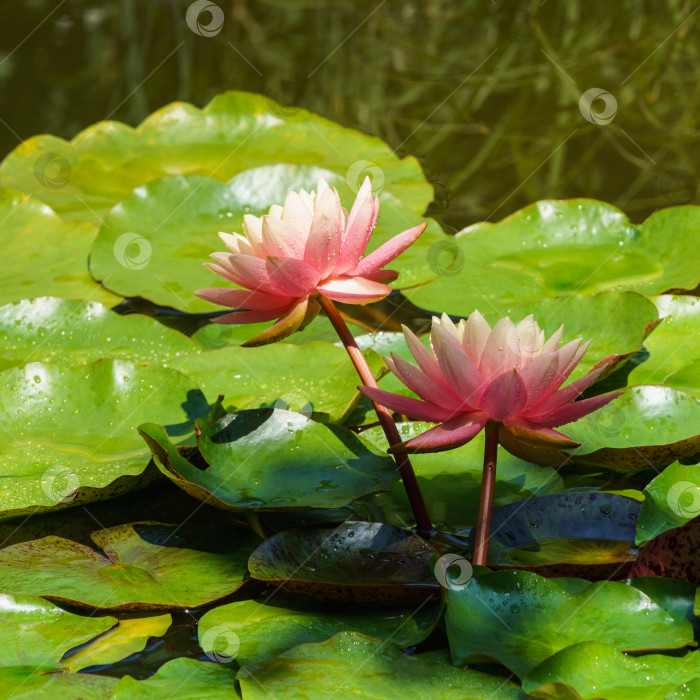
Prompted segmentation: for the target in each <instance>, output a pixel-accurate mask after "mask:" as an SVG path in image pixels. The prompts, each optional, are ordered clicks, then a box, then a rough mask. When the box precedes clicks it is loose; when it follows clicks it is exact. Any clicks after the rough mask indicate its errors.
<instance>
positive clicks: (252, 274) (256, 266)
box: [204, 255, 279, 294]
mask: <svg viewBox="0 0 700 700" xmlns="http://www.w3.org/2000/svg"><path fill="white" fill-rule="evenodd" d="M219 259H220V260H221V258H219ZM223 262H224V264H223V265H212V264H211V263H204V266H205V267H208V268H209V269H210V270H212V271H213V272H216V274H217V275H219V276H221V277H223V278H224V279H227V280H230V281H231V282H235V283H236V284H238V285H240V286H241V287H245V288H246V289H250V290H251V291H261V292H267V293H268V294H277V293H279V290H278V289H277V288H276V287H275V286H274V285H273V284H272V281H271V280H270V275H269V274H268V272H267V268H266V266H265V261H264V260H262V259H261V258H258V257H255V256H253V255H229V256H228V257H227V259H226V260H225V261H223Z"/></svg>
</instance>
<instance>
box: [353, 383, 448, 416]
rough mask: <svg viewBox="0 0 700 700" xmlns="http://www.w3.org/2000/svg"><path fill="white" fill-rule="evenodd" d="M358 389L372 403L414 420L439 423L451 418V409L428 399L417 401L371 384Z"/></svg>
mask: <svg viewBox="0 0 700 700" xmlns="http://www.w3.org/2000/svg"><path fill="white" fill-rule="evenodd" d="M358 388H359V390H360V391H361V392H362V393H363V394H364V395H365V396H367V397H368V398H369V399H370V400H371V401H374V403H378V404H379V405H380V406H386V407H387V408H388V409H391V410H392V411H395V412H396V413H401V414H402V415H405V416H408V417H409V418H414V419H415V420H424V421H428V422H430V423H439V422H441V421H444V420H448V419H449V418H452V416H453V415H454V412H453V411H450V410H448V409H446V408H442V407H441V406H436V405H435V404H433V403H430V402H429V401H418V399H412V398H410V397H409V396H400V395H399V394H392V393H391V392H390V391H384V389H375V388H374V387H371V386H360V387H358Z"/></svg>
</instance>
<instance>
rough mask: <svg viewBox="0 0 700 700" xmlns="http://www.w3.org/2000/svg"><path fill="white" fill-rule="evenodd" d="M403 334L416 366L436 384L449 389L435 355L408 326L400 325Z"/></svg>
mask: <svg viewBox="0 0 700 700" xmlns="http://www.w3.org/2000/svg"><path fill="white" fill-rule="evenodd" d="M401 328H402V329H403V336H404V338H405V339H406V345H408V349H409V350H410V351H411V355H413V359H414V360H415V361H416V362H417V363H418V366H419V367H420V368H421V370H423V372H424V373H425V374H427V375H428V376H429V377H430V378H431V379H432V380H433V381H434V382H435V383H436V384H439V385H440V386H443V387H444V388H445V390H446V391H449V384H448V383H447V380H446V379H445V378H444V377H443V375H442V371H441V370H440V365H439V364H438V361H437V359H436V358H435V356H434V355H433V354H432V353H431V352H430V350H428V348H426V347H425V345H423V343H421V342H420V340H418V336H416V334H415V333H414V332H413V331H412V330H411V329H410V328H409V327H408V326H404V325H402V326H401Z"/></svg>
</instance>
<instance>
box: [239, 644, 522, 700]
mask: <svg viewBox="0 0 700 700" xmlns="http://www.w3.org/2000/svg"><path fill="white" fill-rule="evenodd" d="M238 680H239V681H240V683H241V690H242V691H243V697H244V698H246V700H267V698H271V697H275V698H277V697H285V698H290V700H291V699H295V700H326V699H327V698H330V697H333V696H334V695H335V694H338V697H342V698H343V700H345V698H348V700H349V699H351V698H352V699H354V700H366V698H376V699H377V700H400V699H401V698H405V697H406V693H407V692H409V693H410V696H411V697H412V698H416V700H429V699H432V698H445V699H446V700H484V698H489V700H506V698H508V699H509V700H510V699H512V700H516V698H520V697H522V695H521V694H520V688H519V687H518V686H517V685H516V684H515V683H513V682H512V681H510V680H507V679H504V678H501V677H496V676H490V675H488V674H486V673H482V672H481V671H476V670H473V669H463V668H455V667H454V666H452V665H451V664H450V661H449V658H448V655H447V653H446V652H444V651H431V652H428V653H426V654H410V655H409V654H404V653H402V652H401V650H400V649H399V648H398V647H396V646H395V645H393V644H387V643H385V642H381V641H379V640H376V639H370V638H368V637H365V636H364V635H361V634H357V633H355V632H341V633H340V634H336V635H335V636H334V637H331V638H330V639H329V640H327V641H325V642H322V643H321V644H302V645H300V646H298V647H295V648H294V649H292V650H291V651H288V652H286V653H285V654H282V655H281V656H278V657H276V658H274V659H270V660H269V661H266V662H264V663H262V664H256V665H249V666H244V667H243V668H242V669H241V670H240V671H239V672H238Z"/></svg>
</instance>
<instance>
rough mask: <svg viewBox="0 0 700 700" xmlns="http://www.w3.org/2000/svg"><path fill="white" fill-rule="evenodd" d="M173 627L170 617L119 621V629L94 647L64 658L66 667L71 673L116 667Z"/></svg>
mask: <svg viewBox="0 0 700 700" xmlns="http://www.w3.org/2000/svg"><path fill="white" fill-rule="evenodd" d="M171 623H172V617H171V616H170V615H154V616H151V617H135V618H133V619H130V620H119V624H118V625H117V626H116V627H113V628H112V629H110V630H108V631H107V632H105V634H103V635H102V636H100V637H98V638H97V639H96V640H95V641H94V642H93V643H92V644H89V645H88V646H83V647H81V648H80V649H78V650H77V651H75V652H74V653H72V654H70V655H69V656H67V657H66V658H64V659H63V661H62V665H63V667H64V668H66V669H67V670H69V671H79V670H80V669H83V668H87V667H88V666H102V665H107V664H113V663H116V662H117V661H121V660H122V659H125V658H126V657H127V656H130V655H131V654H135V653H137V652H139V651H142V650H143V648H144V647H145V646H146V643H147V642H148V638H149V637H160V636H162V635H164V634H165V632H166V631H167V629H168V627H170V625H171Z"/></svg>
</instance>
